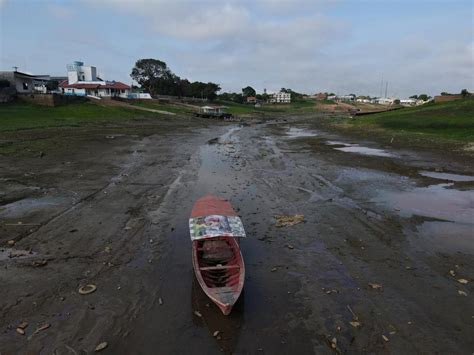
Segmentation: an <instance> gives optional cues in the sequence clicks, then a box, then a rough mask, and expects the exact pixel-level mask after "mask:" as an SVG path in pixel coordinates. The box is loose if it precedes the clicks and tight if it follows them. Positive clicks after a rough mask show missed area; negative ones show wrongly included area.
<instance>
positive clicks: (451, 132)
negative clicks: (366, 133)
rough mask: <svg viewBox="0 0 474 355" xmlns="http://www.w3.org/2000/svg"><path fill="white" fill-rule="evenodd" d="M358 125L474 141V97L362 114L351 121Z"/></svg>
mask: <svg viewBox="0 0 474 355" xmlns="http://www.w3.org/2000/svg"><path fill="white" fill-rule="evenodd" d="M350 124H351V125H353V126H354V127H359V128H367V129H370V128H383V129H386V130H390V131H394V132H398V133H403V132H406V133H412V134H416V135H431V136H437V137H440V138H444V139H451V140H457V141H464V142H472V141H474V100H470V99H466V100H459V101H451V102H443V103H432V104H426V105H423V106H419V107H413V108H406V109H402V110H397V111H392V112H383V113H379V114H374V115H370V116H362V117H359V118H357V119H356V120H353V121H351V122H350Z"/></svg>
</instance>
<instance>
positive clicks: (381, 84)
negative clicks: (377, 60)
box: [379, 75, 383, 97]
mask: <svg viewBox="0 0 474 355" xmlns="http://www.w3.org/2000/svg"><path fill="white" fill-rule="evenodd" d="M382 90H383V75H382V81H381V82H380V96H379V97H382Z"/></svg>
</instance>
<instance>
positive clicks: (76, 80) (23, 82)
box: [0, 61, 463, 110]
mask: <svg viewBox="0 0 474 355" xmlns="http://www.w3.org/2000/svg"><path fill="white" fill-rule="evenodd" d="M66 74H67V75H65V76H54V75H45V74H41V75H35V74H30V73H27V72H22V71H20V70H18V68H14V70H13V71H0V81H1V84H0V86H1V88H0V102H8V101H11V100H13V99H14V98H15V97H18V98H20V99H22V98H28V100H29V101H30V102H36V103H37V104H51V102H60V101H58V100H48V99H47V98H49V97H53V96H54V95H60V96H68V97H83V98H89V99H92V100H100V99H125V100H147V99H150V100H151V99H160V98H161V99H166V100H172V101H180V100H183V99H184V100H186V99H193V100H195V101H199V99H201V100H203V97H202V96H201V97H182V96H173V95H160V94H156V95H153V96H152V95H151V94H150V92H147V90H146V88H143V87H142V88H140V87H139V86H133V87H132V86H131V85H128V84H125V83H123V82H120V81H115V80H109V79H105V78H102V77H101V74H100V73H99V72H98V69H97V68H96V67H95V66H92V65H84V63H83V62H81V61H74V62H73V63H71V64H68V65H67V66H66ZM132 85H133V84H132ZM248 88H249V89H251V91H250V94H247V95H245V94H244V96H243V102H241V101H239V100H237V101H236V102H240V103H245V104H249V105H255V106H256V107H261V105H265V104H290V103H291V102H292V101H294V100H308V101H310V100H314V101H316V102H325V103H331V102H334V103H346V104H374V105H380V106H381V110H383V107H384V106H385V107H393V106H396V105H399V106H405V107H411V106H419V105H423V104H425V103H428V102H431V101H447V100H455V99H460V98H462V97H463V96H462V95H451V94H448V95H439V96H436V97H434V98H432V97H430V96H427V95H419V97H418V96H417V95H414V96H411V97H410V98H399V97H386V96H385V97H370V96H366V95H356V94H350V95H346V94H344V95H338V94H333V93H327V92H326V93H324V92H319V93H316V94H299V93H295V92H293V91H292V90H290V89H281V90H280V91H276V92H270V91H268V92H267V89H266V88H265V89H263V91H262V93H261V94H257V93H256V91H255V90H254V89H253V88H251V87H248ZM219 90H220V89H219ZM243 90H244V89H243ZM35 95H36V97H37V100H35V99H34V98H35ZM235 95H236V94H232V93H223V94H218V95H217V96H216V99H217V98H220V99H223V100H226V99H227V100H230V101H234V100H236V99H235ZM240 100H241V99H240ZM211 101H215V99H212V100H211ZM201 106H202V105H201Z"/></svg>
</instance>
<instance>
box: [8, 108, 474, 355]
mask: <svg viewBox="0 0 474 355" xmlns="http://www.w3.org/2000/svg"><path fill="white" fill-rule="evenodd" d="M285 119H286V121H283V120H276V121H275V120H270V121H268V122H260V123H258V122H253V123H252V124H249V125H247V124H246V125H240V124H237V123H233V124H223V123H218V122H216V121H205V120H199V121H189V120H185V119H181V118H176V119H175V120H167V121H165V122H158V123H150V122H142V123H140V122H135V123H133V124H128V125H127V124H124V125H122V126H121V125H117V126H115V127H92V128H88V129H87V130H80V129H70V130H66V131H62V130H60V133H61V136H66V137H68V138H64V140H67V141H68V144H67V145H66V146H64V145H62V144H63V143H61V142H62V141H61V140H60V141H58V142H57V143H56V144H53V145H51V148H50V149H49V150H48V149H45V150H44V156H42V157H40V156H38V154H37V152H32V153H31V154H28V153H27V154H22V155H20V156H12V157H5V156H4V157H0V164H1V168H2V169H1V171H2V174H1V176H0V179H1V181H2V188H1V191H0V192H1V195H0V196H1V207H0V220H1V224H0V232H1V236H0V245H1V246H2V247H1V248H0V276H1V280H2V283H3V287H2V288H0V353H1V354H2V355H3V354H10V353H11V354H14V353H27V352H31V353H44V354H50V353H55V354H75V353H81V351H84V352H86V353H89V352H93V351H94V349H95V347H96V346H97V345H98V344H99V343H101V342H104V341H105V342H107V343H108V346H107V348H106V349H104V350H102V353H110V354H131V353H133V354H154V353H161V354H175V353H196V354H201V353H205V354H214V353H216V354H217V353H222V352H224V353H238V354H247V353H249V354H260V353H262V354H286V353H318V354H319V353H331V352H334V351H335V352H349V353H360V352H372V353H384V352H387V353H404V354H410V353H459V354H461V353H471V352H472V351H473V349H474V341H473V340H472V336H471V334H473V333H474V301H473V298H472V294H473V289H472V285H473V279H474V262H473V260H474V239H473V238H474V224H473V220H474V214H473V213H474V196H473V188H474V182H473V181H472V179H471V178H470V177H472V176H473V175H474V171H472V168H471V167H472V165H470V164H469V162H468V161H466V160H465V159H459V160H456V159H453V158H452V157H451V156H446V155H444V154H443V152H441V151H436V150H430V149H427V150H426V151H422V150H420V149H410V147H409V146H406V147H404V148H403V149H399V148H398V149H397V148H396V147H389V146H384V145H382V144H380V143H379V142H377V141H376V140H375V139H374V140H366V139H364V140H362V139H357V138H354V137H348V136H345V135H341V134H340V133H337V132H330V131H328V130H327V129H325V127H321V126H320V125H319V124H318V123H317V120H315V119H314V118H313V117H311V118H309V119H301V118H295V119H292V118H285ZM143 126H145V127H143ZM24 134H29V135H30V139H34V138H35V134H34V133H24ZM48 134H50V135H52V136H55V137H57V136H58V132H57V131H54V130H51V131H50V133H41V135H42V137H48ZM111 137H113V138H111ZM24 138H25V137H23V139H24ZM36 138H37V137H36ZM214 138H218V139H217V142H216V140H214V141H212V142H213V143H214V144H209V143H208V142H209V140H212V139H214ZM7 139H10V140H12V142H16V141H15V139H18V141H19V139H20V138H18V137H16V138H15V139H14V138H12V137H7ZM13 144H15V143H13ZM18 144H20V143H18ZM58 147H61V148H58ZM344 147H346V148H357V149H350V150H347V149H346V150H343V149H338V148H344ZM441 170H442V171H441ZM440 174H441V175H440ZM449 174H454V175H449ZM460 176H461V177H460ZM207 193H213V194H216V195H218V196H222V197H225V198H228V199H229V200H230V201H231V203H232V205H233V207H234V208H236V209H237V211H238V213H239V214H240V216H241V218H242V221H243V223H244V226H245V227H246V231H247V235H248V238H246V239H245V240H242V241H241V248H242V253H243V256H244V260H245V264H246V280H245V288H244V292H243V294H242V296H241V298H240V299H239V301H238V303H237V304H236V306H235V308H234V310H233V312H232V313H231V315H230V316H228V317H226V316H223V315H222V314H220V311H219V310H218V309H217V307H216V306H215V305H213V304H212V302H210V300H208V299H207V298H206V296H205V295H204V294H203V293H202V291H201V290H200V289H199V286H198V285H197V283H196V281H195V278H194V274H193V270H192V265H191V242H190V240H189V234H188V229H187V228H188V218H189V214H190V212H191V208H192V205H193V203H194V201H195V200H196V199H197V198H199V197H201V196H203V195H205V194H207ZM280 214H288V215H292V214H304V215H305V221H304V223H300V224H297V225H295V226H291V227H286V228H277V227H276V226H275V222H276V221H275V219H274V216H275V215H280ZM19 222H21V224H18V223H19ZM9 240H14V241H15V244H14V245H13V246H12V245H8V244H7V242H8V241H9ZM12 251H13V252H14V253H13V255H14V256H13V257H12ZM15 253H16V254H15ZM15 255H16V256H15ZM461 279H465V280H467V281H468V283H467V284H462V283H460V282H458V281H457V280H461ZM85 284H94V285H96V286H97V290H96V291H95V292H94V293H91V294H89V295H80V294H79V293H78V289H79V287H81V286H83V285H85ZM371 285H372V286H371ZM379 286H381V287H379ZM194 311H199V312H200V314H202V317H198V316H196V314H195V313H194ZM24 321H26V322H28V327H27V328H26V329H25V332H26V334H25V335H20V334H18V333H17V332H16V327H17V325H18V324H19V323H21V322H24ZM351 322H352V323H351ZM43 324H48V325H50V327H49V328H47V329H44V330H40V331H38V332H37V333H36V334H35V330H36V329H38V327H40V326H41V325H43ZM215 331H219V335H218V336H216V337H214V336H213V334H214V332H215ZM334 339H336V342H334Z"/></svg>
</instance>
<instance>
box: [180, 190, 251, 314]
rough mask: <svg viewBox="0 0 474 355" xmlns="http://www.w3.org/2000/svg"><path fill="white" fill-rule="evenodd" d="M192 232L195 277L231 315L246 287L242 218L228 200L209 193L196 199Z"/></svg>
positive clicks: (191, 225)
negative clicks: (240, 242) (240, 245)
mask: <svg viewBox="0 0 474 355" xmlns="http://www.w3.org/2000/svg"><path fill="white" fill-rule="evenodd" d="M189 231H190V233H191V241H192V247H193V250H192V256H193V267H194V273H195V274H196V278H197V280H198V282H199V284H200V285H201V288H202V289H203V291H204V293H206V295H207V296H208V297H209V298H210V299H211V300H212V301H213V302H214V303H215V304H216V305H217V306H218V307H219V308H220V310H221V311H222V313H224V314H225V315H228V314H229V313H230V312H231V310H232V307H233V306H234V304H235V302H237V299H238V298H239V296H240V293H241V292H242V288H243V287H244V279H245V265H244V260H243V258H242V254H241V252H240V248H239V243H238V239H237V238H242V237H245V231H244V227H243V225H242V221H241V220H240V218H239V217H238V216H237V213H236V212H235V211H234V209H233V208H232V206H231V205H230V203H229V202H228V201H226V200H223V199H220V198H218V197H216V196H212V195H207V196H205V197H203V198H201V199H199V200H197V201H196V203H195V205H194V207H193V210H192V212H191V218H190V219H189Z"/></svg>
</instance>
